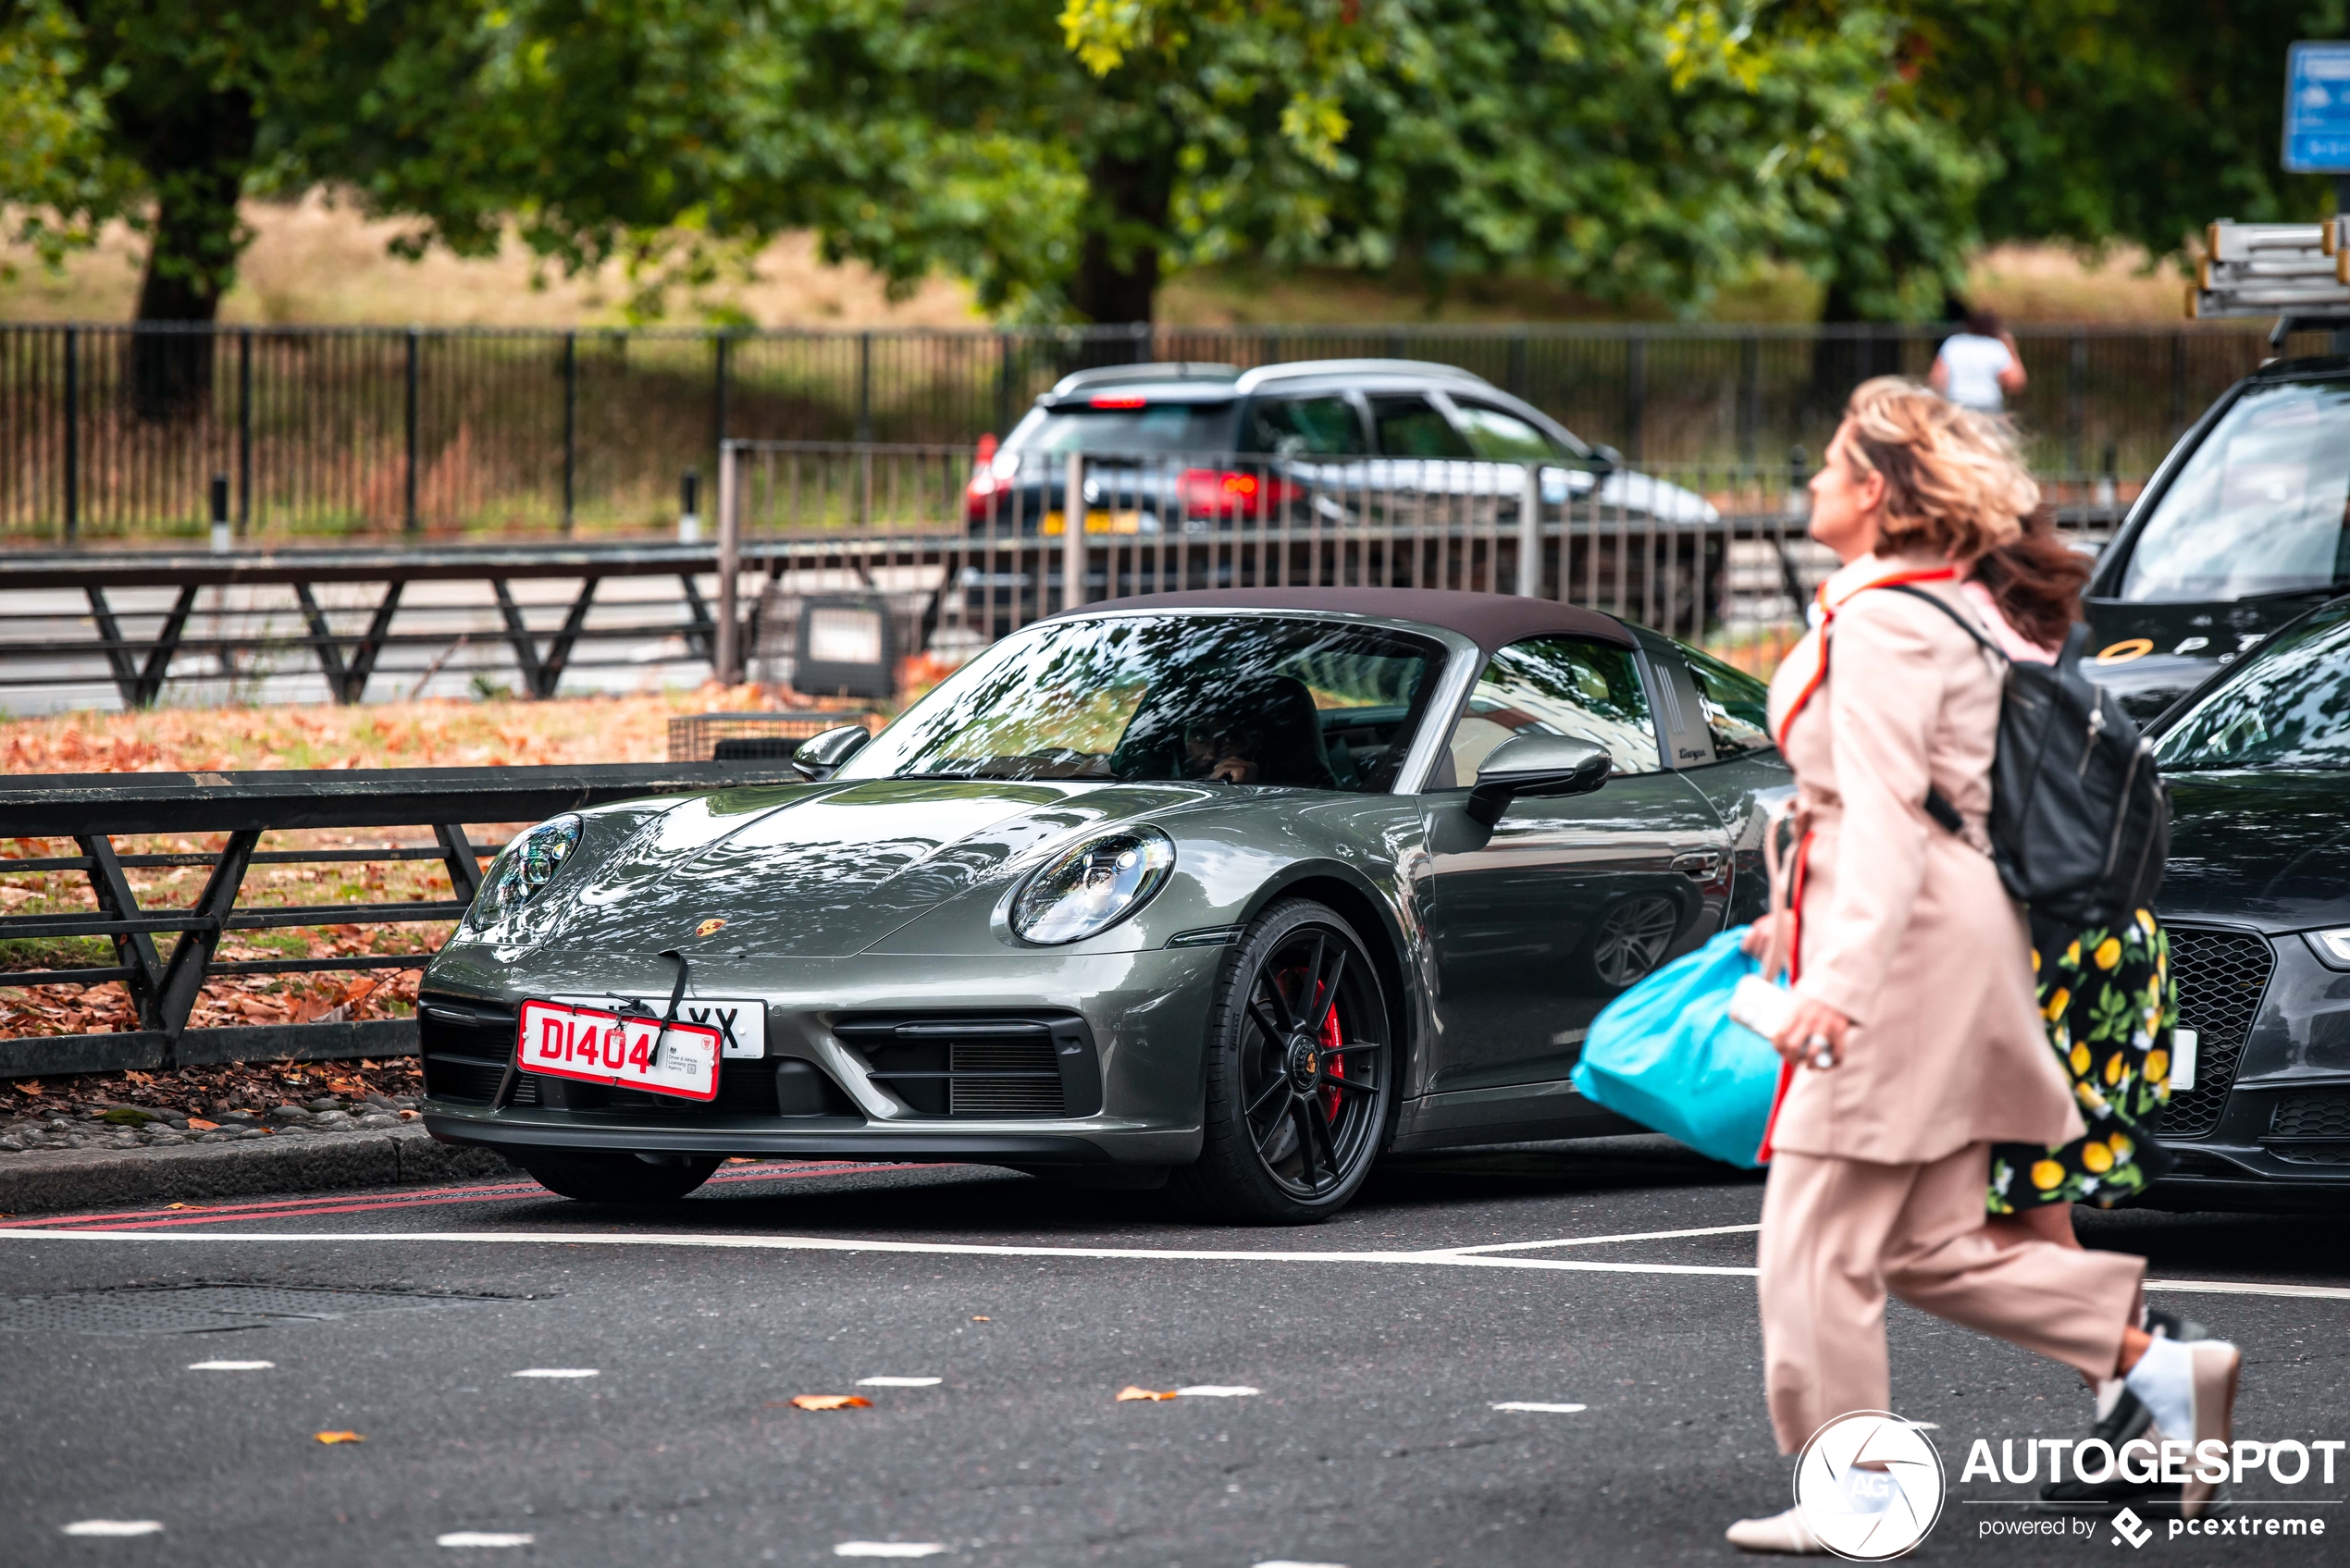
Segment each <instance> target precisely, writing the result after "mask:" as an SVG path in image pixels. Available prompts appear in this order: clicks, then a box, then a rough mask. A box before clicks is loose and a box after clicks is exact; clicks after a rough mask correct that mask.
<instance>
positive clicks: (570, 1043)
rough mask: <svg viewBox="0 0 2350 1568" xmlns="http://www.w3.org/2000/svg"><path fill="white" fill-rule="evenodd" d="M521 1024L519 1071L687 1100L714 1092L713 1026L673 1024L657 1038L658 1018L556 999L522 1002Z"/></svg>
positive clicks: (716, 1035)
mask: <svg viewBox="0 0 2350 1568" xmlns="http://www.w3.org/2000/svg"><path fill="white" fill-rule="evenodd" d="M521 1027H522V1040H521V1066H522V1070H523V1071H525V1072H543V1073H547V1074H550V1075H551V1076H552V1077H555V1078H576V1079H583V1080H586V1081H587V1082H589V1083H617V1084H620V1085H623V1086H624V1087H626V1088H629V1089H643V1090H647V1091H649V1092H650V1093H655V1094H675V1095H677V1096H679V1097H681V1098H683V1099H687V1100H714V1099H716V1098H717V1097H718V1043H719V1039H720V1035H719V1032H718V1031H716V1030H714V1029H709V1028H705V1027H704V1026H703V1025H700V1024H694V1023H673V1024H671V1025H670V1026H669V1031H668V1033H667V1034H666V1035H663V1034H662V1022H661V1019H657V1018H645V1017H641V1016H637V1015H634V1014H621V1013H607V1012H604V1011H601V1010H600V1009H599V1008H595V1007H572V1006H564V1005H563V1003H561V1002H525V1003H524V1004H523V1005H522V1026H521ZM657 1041H658V1042H659V1043H660V1046H661V1052H660V1056H659V1058H658V1059H656V1058H655V1056H654V1053H653V1046H654V1043H655V1042H657Z"/></svg>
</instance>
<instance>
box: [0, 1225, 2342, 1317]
mask: <svg viewBox="0 0 2350 1568" xmlns="http://www.w3.org/2000/svg"><path fill="white" fill-rule="evenodd" d="M0 1238H5V1239H9V1240H15V1241H213V1242H220V1241H229V1242H241V1243H252V1242H257V1241H277V1242H325V1243H328V1244H329V1245H333V1246H352V1245H354V1244H357V1243H359V1242H369V1241H372V1242H387V1241H390V1242H416V1241H435V1242H445V1243H450V1244H454V1245H482V1246H495V1247H512V1246H514V1245H516V1244H517V1243H526V1242H538V1243H543V1244H545V1245H548V1246H554V1247H701V1248H708V1249H711V1250H713V1251H748V1252H784V1253H909V1254H913V1255H917V1256H925V1257H1003V1258H1094V1259H1102V1260H1112V1261H1135V1262H1144V1263H1359V1264H1403V1265H1407V1266H1417V1267H1423V1268H1427V1267H1434V1268H1534V1269H1550V1270H1553V1271H1557V1272H1562V1273H1574V1274H1661V1275H1712V1276H1714V1277H1717V1278H1729V1279H1751V1278H1754V1276H1755V1270H1754V1269H1752V1268H1750V1267H1736V1266H1730V1265H1726V1264H1696V1263H1593V1262H1587V1261H1584V1260H1582V1259H1577V1258H1529V1257H1491V1256H1486V1255H1484V1254H1481V1253H1462V1252H1453V1251H1444V1250H1440V1251H1436V1252H1421V1253H1340V1252H1322V1253H1306V1252H1223V1251H1212V1250H1210V1249H1207V1248H1204V1247H1201V1248H1188V1247H1013V1246H989V1245H983V1244H980V1243H977V1242H968V1241H865V1240H861V1239H855V1238H847V1237H838V1236H711V1235H703V1234H697V1233H694V1232H690V1231H688V1232H682V1233H679V1232H672V1233H660V1232H640V1233H633V1234H628V1235H578V1234H570V1233H565V1232H562V1231H536V1230H315V1231H309V1230H295V1231H287V1230H209V1231H198V1232H189V1231H185V1230H22V1229H17V1228H12V1227H7V1226H0ZM1566 1240H1567V1241H1573V1240H1575V1238H1567V1239H1566ZM1592 1240H1616V1238H1592ZM1507 1244H1508V1243H1503V1245H1507ZM1562 1244H1564V1243H1563V1242H1561V1241H1546V1242H1543V1243H1541V1245H1544V1246H1553V1247H1554V1246H1559V1245H1562ZM2146 1289H2147V1290H2190V1291H2201V1292H2204V1293H2207V1294H2216V1295H2232V1296H2287V1297H2295V1298H2299V1299H2303V1300H2308V1301H2327V1302H2350V1285H2263V1284H2257V1283H2254V1282H2250V1281H2245V1280H2235V1279H2149V1280H2147V1281H2146Z"/></svg>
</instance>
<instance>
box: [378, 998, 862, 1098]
mask: <svg viewBox="0 0 2350 1568" xmlns="http://www.w3.org/2000/svg"><path fill="white" fill-rule="evenodd" d="M417 1012H418V1018H417V1032H418V1036H419V1039H420V1042H421V1045H422V1049H423V1053H424V1068H425V1093H427V1094H428V1095H430V1096H431V1097H432V1098H434V1099H436V1100H445V1101H449V1102H451V1103H452V1104H456V1105H489V1103H490V1102H491V1101H493V1100H494V1099H496V1098H497V1095H498V1085H499V1083H500V1081H501V1080H503V1079H504V1077H505V1076H506V1064H507V1062H508V1061H509V1060H510V1059H511V1058H512V1056H513V1045H514V1029H515V1021H514V1010H513V1008H511V1007H501V1006H497V1005H496V1004H494V1003H482V1002H457V1001H454V1000H444V999H439V998H434V997H427V998H425V999H424V1002H423V1005H422V1006H420V1007H419V1008H418V1010H417ZM783 1060H784V1059H783V1058H769V1059H764V1060H760V1059H753V1058H750V1057H742V1056H738V1057H735V1058H733V1059H731V1060H721V1061H720V1062H719V1064H718V1094H717V1097H716V1098H715V1099H711V1100H687V1099H683V1098H680V1097H679V1096H677V1095H674V1094H648V1093H644V1092H643V1091H642V1090H637V1089H618V1088H614V1087H612V1086H611V1085H609V1084H602V1083H587V1082H583V1081H581V1080H577V1079H566V1078H553V1077H550V1076H547V1075H545V1074H541V1073H535V1072H525V1073H517V1074H515V1075H514V1093H513V1100H512V1101H511V1102H510V1104H513V1105H525V1106H528V1105H545V1106H548V1107H550V1108H552V1109H559V1110H566V1111H608V1112H621V1113H625V1115H627V1116H628V1117H630V1118H631V1119H633V1120H640V1121H641V1120H652V1121H662V1122H670V1123H679V1122H686V1123H690V1122H695V1121H720V1120H724V1121H735V1120H739V1119H740V1118H742V1117H775V1116H782V1115H786V1114H798V1115H809V1114H821V1115H831V1116H854V1115H855V1114H856V1107H855V1106H854V1105H852V1104H851V1103H850V1102H849V1100H848V1097H847V1095H846V1094H844V1093H842V1092H841V1091H840V1089H839V1087H838V1086H837V1085H835V1083H833V1082H832V1080H830V1079H826V1078H823V1075H822V1073H821V1071H819V1072H817V1074H816V1077H817V1081H816V1083H815V1084H814V1085H813V1089H814V1095H815V1097H816V1098H817V1099H818V1100H819V1101H820V1102H821V1108H820V1109H819V1110H818V1111H816V1112H813V1113H811V1112H810V1111H809V1110H808V1108H807V1107H806V1106H805V1105H803V1104H801V1102H802V1101H804V1100H806V1099H808V1098H809V1097H810V1087H809V1086H808V1085H805V1084H799V1085H795V1088H796V1090H797V1093H795V1094H794V1097H793V1104H792V1105H790V1106H789V1107H785V1106H784V1105H782V1104H781V1103H780V1101H779V1097H778V1093H777V1089H778V1084H779V1078H778V1074H779V1071H780V1069H781V1067H782V1064H783ZM796 1065H798V1064H796Z"/></svg>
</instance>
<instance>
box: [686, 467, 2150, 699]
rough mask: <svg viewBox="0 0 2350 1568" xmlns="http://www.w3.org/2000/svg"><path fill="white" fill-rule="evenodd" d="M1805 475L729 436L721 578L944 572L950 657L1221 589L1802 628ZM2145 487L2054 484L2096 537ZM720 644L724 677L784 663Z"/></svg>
mask: <svg viewBox="0 0 2350 1568" xmlns="http://www.w3.org/2000/svg"><path fill="white" fill-rule="evenodd" d="M1809 477H1810V475H1809V470H1808V467H1807V464H1806V460H1805V456H1804V454H1803V452H1802V451H1800V449H1798V450H1796V451H1791V452H1790V453H1789V454H1788V458H1787V461H1786V462H1782V463H1752V464H1748V463H1645V464H1640V465H1638V466H1633V465H1630V464H1626V465H1625V466H1623V467H1621V468H1615V469H1608V468H1605V467H1603V466H1602V467H1600V468H1596V469H1594V468H1584V467H1573V466H1565V465H1560V464H1555V463H1502V462H1471V461H1460V460H1449V459H1443V460H1440V459H1424V460H1420V459H1368V458H1367V459H1347V460H1340V461H1328V462H1317V461H1305V460H1250V459H1233V458H1231V457H1229V456H1224V455H1221V454H1212V453H1193V454H1184V453H1170V452H1155V453H1134V454H1116V453H1027V454H1018V455H1016V454H1011V453H1003V454H999V455H998V456H997V457H996V459H995V460H994V461H992V462H991V463H986V464H979V463H974V462H973V460H972V459H971V457H970V456H969V455H968V454H966V453H964V452H963V451H960V450H959V449H957V448H949V447H916V446H908V447H882V446H871V445H865V446H860V445H855V444H836V443H823V442H797V441H743V440H734V441H729V442H728V443H727V445H726V448H725V452H724V466H723V468H722V473H721V482H720V495H721V498H722V500H721V502H720V504H721V507H722V512H723V513H724V514H723V515H722V517H721V519H720V528H721V545H720V554H721V562H722V563H721V566H720V572H719V576H720V584H721V592H722V594H723V593H724V590H725V585H726V583H727V581H728V574H727V572H726V570H725V567H724V560H725V557H726V553H727V551H728V550H729V549H738V550H748V551H756V552H757V553H758V555H759V556H760V558H761V560H763V561H764V562H765V563H766V564H767V567H768V576H769V581H770V583H771V585H773V584H777V583H782V584H784V585H785V586H788V585H789V582H790V579H791V576H792V574H810V573H815V574H824V578H825V580H826V582H827V583H832V584H836V583H838V582H839V581H840V580H841V579H842V578H843V577H844V576H847V577H848V578H851V579H853V580H860V581H863V582H866V583H868V584H877V583H881V582H883V581H884V580H886V581H888V582H891V583H896V584H899V585H901V586H902V585H904V584H906V583H908V582H909V581H910V580H920V581H921V582H924V583H926V584H933V585H935V588H936V593H937V599H936V602H935V606H934V611H933V617H934V630H933V631H932V633H931V636H930V641H929V648H930V649H931V650H932V651H934V652H936V653H938V654H940V655H942V656H944V657H945V658H946V659H947V660H948V661H952V660H954V659H957V658H959V657H962V656H964V655H965V654H968V653H969V652H970V651H971V649H973V648H978V647H980V646H982V645H983V644H985V643H987V642H990V641H993V640H994V639H995V638H996V637H998V636H1003V635H1004V634H1005V633H1007V632H1009V631H1012V630H1014V629H1016V628H1018V627H1020V626H1022V625H1025V624H1027V623H1029V622H1031V621H1033V620H1035V619H1038V618H1039V617H1041V616H1044V615H1048V614H1052V613H1054V612H1056V611H1060V610H1062V609H1065V608H1069V607H1070V606H1073V605H1081V604H1085V603H1091V602H1097V601H1099V600H1102V599H1113V598H1126V597H1129V596H1132V595H1137V594H1150V593H1163V592H1175V591H1181V590H1184V589H1193V588H1219V587H1231V588H1243V587H1272V586H1316V587H1321V586H1390V587H1427V588H1455V589H1466V590H1470V591H1483V592H1492V593H1519V594H1531V595H1537V596H1540V597H1541V598H1545V599H1558V600H1562V601H1565V602H1570V603H1575V604H1579V605H1583V606H1586V607H1588V608H1590V609H1595V610H1601V611H1607V612H1609V613H1612V614H1616V615H1620V616H1623V617H1625V618H1626V619H1628V620H1634V621H1638V622H1640V623H1643V624H1646V625H1650V626H1652V627H1655V628H1656V629H1657V630H1659V631H1663V632H1665V633H1667V634H1669V635H1671V636H1677V637H1681V638H1683V639H1685V640H1687V641H1690V642H1705V641H1720V640H1724V639H1728V640H1731V641H1733V642H1735V641H1736V640H1738V639H1739V638H1741V637H1747V636H1755V635H1758V634H1762V633H1767V632H1770V631H1772V630H1774V629H1780V628H1785V627H1787V626H1789V625H1800V622H1801V618H1802V608H1803V605H1804V603H1805V602H1806V601H1807V600H1808V598H1809V596H1810V594H1811V592H1812V589H1813V588H1814V587H1815V586H1817V584H1818V583H1819V581H1820V580H1821V579H1822V578H1823V577H1824V576H1825V575H1826V574H1827V572H1828V571H1829V570H1831V569H1832V568H1833V566H1834V559H1833V557H1832V556H1830V555H1829V554H1828V553H1827V552H1826V551H1825V550H1824V549H1821V547H1819V546H1818V545H1816V544H1814V543H1812V541H1811V539H1810V538H1809V537H1808V536H1807V535H1806V533H1805V519H1806V517H1807V515H1808V512H1809V495H1808V491H1807V490H1806V488H1805V485H1806V482H1807V481H1808V479H1809ZM2141 485H2142V481H2141V480H2139V479H2137V478H2134V477H2129V478H2124V477H2121V476H2118V475H2109V474H2101V475H2060V476H2056V477H2053V478H2044V479H2043V489H2044V493H2045V495H2046V499H2047V501H2048V502H2049V504H2051V505H2052V506H2053V507H2054V508H2055V509H2056V513H2057V517H2058V520H2059V525H2060V526H2061V527H2063V528H2065V529H2066V530H2067V531H2068V532H2070V533H2071V534H2072V536H2073V537H2075V538H2076V539H2077V540H2079V541H2080V542H2081V543H2082V544H2083V545H2084V547H2085V548H2093V547H2094V545H2095V543H2096V541H2097V540H2099V539H2101V538H2102V537H2106V536H2108V535H2109V534H2110V532H2111V531H2112V529H2113V528H2114V527H2115V525H2118V523H2119V522H2120V520H2121V516H2122V514H2123V513H2124V512H2126V510H2127V508H2128V506H2129V505H2130V503H2131V501H2133V500H2134V499H2135V497H2136V495H2137V492H2138V490H2139V488H2141ZM1077 517H1082V520H1083V521H1082V525H1080V526H1077V527H1074V528H1072V527H1070V525H1069V520H1070V519H1071V518H1077ZM730 536H731V539H730ZM772 591H773V589H772V587H771V592H772ZM719 619H720V623H721V626H722V629H723V627H724V625H725V624H726V623H727V619H728V617H727V615H726V612H725V611H724V610H723V609H722V610H721V611H720V617H719ZM721 654H722V657H721V665H720V673H721V674H722V677H723V676H724V675H725V674H726V673H728V672H729V671H733V672H735V673H748V674H750V675H753V676H763V677H764V678H769V679H773V678H775V674H776V672H775V671H774V670H773V668H768V669H764V670H762V669H760V668H756V667H747V666H744V665H730V664H728V663H727V662H726V661H725V660H724V650H723V648H722V650H721Z"/></svg>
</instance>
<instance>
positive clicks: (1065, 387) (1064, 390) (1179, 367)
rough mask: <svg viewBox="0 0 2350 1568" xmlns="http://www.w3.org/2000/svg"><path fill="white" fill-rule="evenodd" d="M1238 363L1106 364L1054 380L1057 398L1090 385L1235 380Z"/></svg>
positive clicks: (1188, 361) (1178, 361) (1109, 385)
mask: <svg viewBox="0 0 2350 1568" xmlns="http://www.w3.org/2000/svg"><path fill="white" fill-rule="evenodd" d="M1240 373H1241V367H1240V366H1239V365H1237V364H1215V363H1213V362H1212V361H1208V360H1194V359H1182V360H1162V361H1157V362H1155V363H1152V364H1106V365H1104V366H1102V367H1101V368H1100V369H1099V370H1079V371H1073V372H1071V373H1070V375H1067V376H1064V377H1061V378H1060V379H1059V380H1058V381H1056V382H1054V383H1053V393H1052V395H1053V396H1055V397H1057V398H1058V397H1064V396H1066V395H1068V394H1069V393H1070V392H1075V391H1082V390H1083V389H1086V388H1088V387H1116V386H1121V385H1123V384H1125V383H1128V382H1132V381H1231V380H1236V379H1238V378H1239V377H1240Z"/></svg>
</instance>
